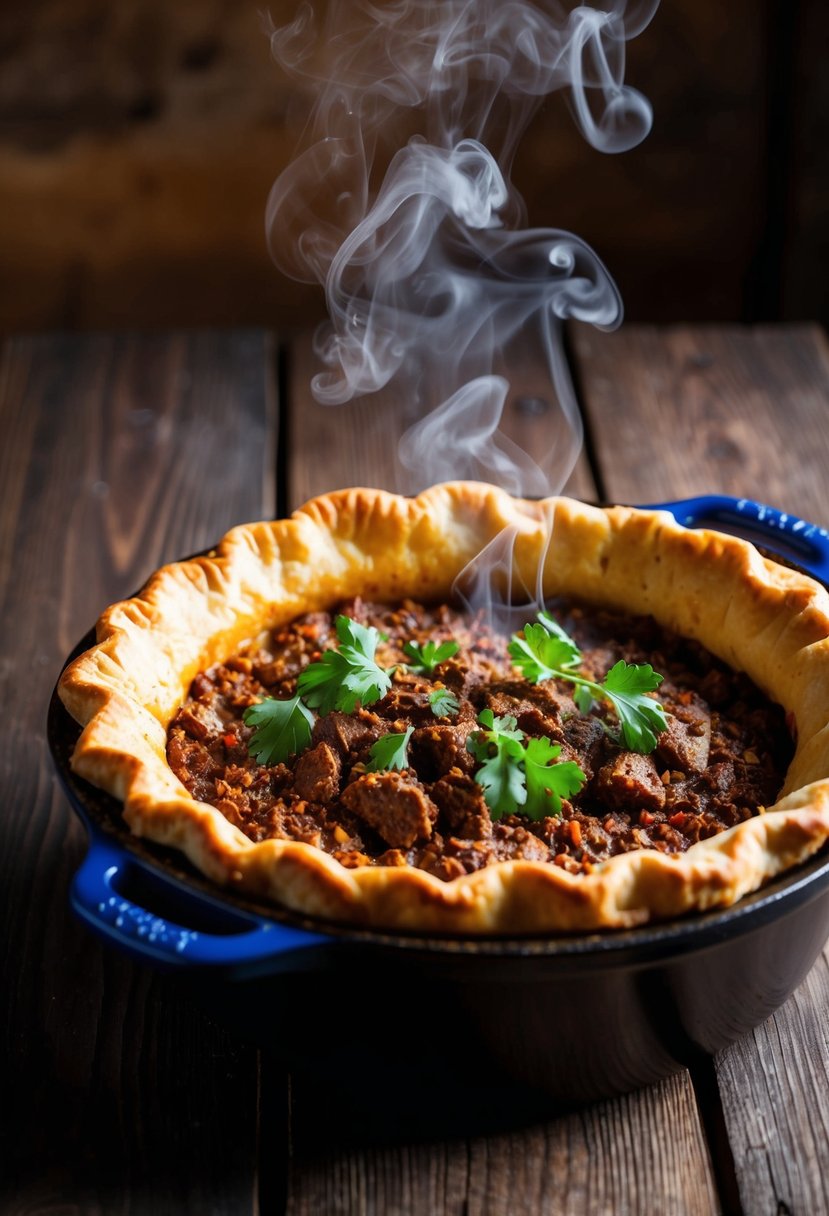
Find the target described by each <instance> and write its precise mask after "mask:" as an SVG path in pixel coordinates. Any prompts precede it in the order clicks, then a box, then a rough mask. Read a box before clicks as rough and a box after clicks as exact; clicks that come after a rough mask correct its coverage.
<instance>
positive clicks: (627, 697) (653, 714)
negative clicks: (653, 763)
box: [601, 659, 668, 752]
mask: <svg viewBox="0 0 829 1216" xmlns="http://www.w3.org/2000/svg"><path fill="white" fill-rule="evenodd" d="M661 683H662V676H660V675H657V674H656V672H655V671H654V669H653V668H652V667H651V665H650V663H638V664H636V663H626V662H625V661H624V659H620V660H619V662H618V663H616V664H615V666H613V667H611V669H610V671H609V672H608V673H607V675H606V676H605V678H604V683H603V684H602V686H601V687H602V691H603V693H604V695H605V696H606V697H607V698H608V700H609V701H610V702H612V704H613V707H614V709H615V710H616V713H617V714H618V716H619V721H620V722H621V724H622V736H623V738H624V740H625V743H626V744H627V746H628V747H629V748H630V750H631V751H633V752H652V751H653V749H654V748H655V747H656V736H657V735H658V734H659V733H660V732H661V731H663V730H664V729H665V727H666V726H667V725H668V724H667V722H666V720H665V710H664V709H663V708H662V706H661V705H660V704H659V702H658V701H654V699H653V697H648V696H646V695H645V694H646V693H648V692H653V690H654V689H655V688H658V687H659V685H660V684H661Z"/></svg>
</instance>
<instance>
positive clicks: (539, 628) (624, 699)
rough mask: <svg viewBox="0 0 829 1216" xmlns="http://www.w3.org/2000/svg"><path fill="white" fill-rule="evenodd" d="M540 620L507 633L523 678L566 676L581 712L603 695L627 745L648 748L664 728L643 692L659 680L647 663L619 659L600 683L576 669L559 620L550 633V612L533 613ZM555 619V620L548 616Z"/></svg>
mask: <svg viewBox="0 0 829 1216" xmlns="http://www.w3.org/2000/svg"><path fill="white" fill-rule="evenodd" d="M539 618H540V623H539V624H537V625H525V626H524V629H523V637H520V636H519V635H518V634H513V637H512V640H511V642H510V644H509V653H510V655H511V657H512V659H513V661H514V663H515V666H516V667H518V668H519V669H520V670H521V672H522V674H523V675H524V677H525V679H527V680H529V681H530V682H531V683H533V684H537V683H538V681H539V680H550V679H559V680H567V681H569V682H570V683H571V684H574V685H575V686H576V692H575V694H574V699H575V701H576V705H577V706H578V708H579V709H580V710H581V712H582V713H587V712H588V711H589V710H590V708H591V706H592V704H593V702H594V701H609V702H610V704H611V705H612V706H613V709H614V711H615V713H616V716H617V718H618V719H619V724H620V727H621V737H622V739H624V743H625V746H626V747H627V748H629V749H630V751H635V752H643V753H646V752H651V751H653V749H654V748H655V747H656V740H657V735H658V734H659V733H660V732H661V731H663V730H665V728H666V726H667V721H666V718H665V710H664V709H663V707H662V706H661V705H660V704H659V702H658V701H655V700H654V699H653V698H652V697H649V696H647V693H649V692H653V691H654V690H655V689H657V688H658V687H659V685H660V684H661V683H662V676H660V675H657V673H656V672H655V671H654V669H653V668H652V667H651V665H650V663H639V664H637V663H626V662H625V661H624V659H620V660H619V662H618V663H616V665H615V666H614V667H612V668H611V670H610V671H609V672H608V673H607V675H606V676H605V678H604V680H603V682H602V683H601V684H598V683H596V681H595V680H588V679H587V678H586V677H585V676H580V675H578V674H577V673H576V672H575V671H574V670H573V669H574V668H575V667H576V666H578V663H579V660H580V659H581V651H580V650H579V648H578V646H577V645H576V643H575V642H574V641H573V639H572V638H570V637H569V636H568V635H567V634H566V633H565V632H564V630H563V629H561V627H560V626H558V625H556V627H555V632H554V633H551V632H550V629H549V627H548V626H549V623H550V622H551V621H552V618H551V617H549V616H548V615H547V614H546V613H544V614H539ZM553 624H555V622H553Z"/></svg>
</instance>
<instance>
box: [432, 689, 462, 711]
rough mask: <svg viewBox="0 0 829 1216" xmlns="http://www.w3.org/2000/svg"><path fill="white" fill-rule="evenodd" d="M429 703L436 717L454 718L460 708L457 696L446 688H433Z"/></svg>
mask: <svg viewBox="0 0 829 1216" xmlns="http://www.w3.org/2000/svg"><path fill="white" fill-rule="evenodd" d="M429 705H430V706H431V708H432V713H433V714H434V715H435V717H436V718H454V717H455V716H456V714H457V712H458V710H459V709H460V705H459V703H458V698H457V697H456V696H455V694H454V693H453V692H450V691H449V689H448V688H435V689H434V690H433V691H432V692H430V693H429Z"/></svg>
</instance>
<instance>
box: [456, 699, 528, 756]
mask: <svg viewBox="0 0 829 1216" xmlns="http://www.w3.org/2000/svg"><path fill="white" fill-rule="evenodd" d="M478 721H479V722H480V724H481V726H483V727H484V730H478V731H476V732H475V741H474V745H473V746H472V747H470V746H469V741H468V740H467V744H466V746H467V748H468V750H469V751H471V752H472V754H473V755H474V756H475V758H476V759H477V760H482V759H483V758H484V756H483V755H482V754H480V753H481V750H482V749H483V752H484V753H485V752H486V748H487V746H488V745H489V744H496V745H497V743H498V741H499V739H501V738H505V739H514V740H515V741H517V742H518V741H520V740H521V739H523V738H524V732H523V730H521V729H520V728H519V726H518V719H517V718H514V717H513V716H512V714H504V715H503V717H499V718H496V717H495V715H494V714H493V712H492V710H491V709H482V710H481V712H480V713H479V714H478ZM470 738H472V736H470ZM476 749H477V750H476Z"/></svg>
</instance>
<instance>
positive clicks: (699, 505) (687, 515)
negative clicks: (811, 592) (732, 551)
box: [649, 494, 829, 583]
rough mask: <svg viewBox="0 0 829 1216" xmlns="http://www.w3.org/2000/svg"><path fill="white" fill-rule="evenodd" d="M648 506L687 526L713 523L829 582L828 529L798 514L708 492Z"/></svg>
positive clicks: (693, 526) (714, 525) (704, 525)
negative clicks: (665, 512)
mask: <svg viewBox="0 0 829 1216" xmlns="http://www.w3.org/2000/svg"><path fill="white" fill-rule="evenodd" d="M649 509H650V510H655V511H658V510H665V511H670V512H671V514H672V515H673V516H674V518H675V519H676V520H677V521H678V522H679V523H681V524H684V525H685V527H687V528H701V527H712V528H717V527H719V528H721V529H722V530H723V531H725V532H729V531H734V532H736V533H737V534H738V535H739V536H742V537H745V538H746V539H748V540H752V541H756V543H757V544H760V545H764V546H765V547H766V548H768V549H771V550H773V551H774V552H775V553H778V554H779V555H780V556H781V557H785V558H788V559H789V560H791V561H793V562H794V563H795V564H796V565H798V566H800V567H801V568H802V569H803V570H806V571H807V572H808V573H809V574H812V575H814V577H815V578H818V579H820V580H821V581H822V582H825V583H826V582H829V532H827V531H826V529H825V528H819V527H818V526H817V525H816V524H810V523H809V522H808V521H807V520H805V519H800V518H799V516H797V515H788V514H786V512H785V511H778V510H777V508H776V507H769V506H766V505H765V503H762V502H755V500H754V499H753V498H731V497H729V496H728V495H726V494H707V495H703V496H702V497H700V498H684V499H680V500H678V501H677V502H660V503H654V504H653V505H652V507H650V508H649Z"/></svg>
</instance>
